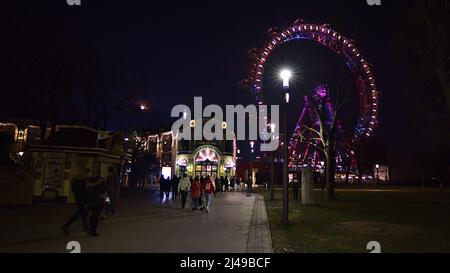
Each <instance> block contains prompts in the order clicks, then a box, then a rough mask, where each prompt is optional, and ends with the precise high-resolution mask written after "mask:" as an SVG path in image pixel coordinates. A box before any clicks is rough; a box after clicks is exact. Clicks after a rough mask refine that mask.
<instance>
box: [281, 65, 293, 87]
mask: <svg viewBox="0 0 450 273" xmlns="http://www.w3.org/2000/svg"><path fill="white" fill-rule="evenodd" d="M280 77H281V79H282V80H283V87H284V88H289V80H290V79H291V77H292V72H291V71H290V70H287V69H285V70H283V71H281V73H280Z"/></svg>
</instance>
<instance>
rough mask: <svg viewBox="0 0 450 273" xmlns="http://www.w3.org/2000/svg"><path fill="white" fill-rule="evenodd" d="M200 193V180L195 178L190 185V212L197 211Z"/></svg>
mask: <svg viewBox="0 0 450 273" xmlns="http://www.w3.org/2000/svg"><path fill="white" fill-rule="evenodd" d="M200 191H201V185H200V179H199V178H198V177H196V178H195V179H194V182H192V185H191V194H192V210H198V209H199V199H200Z"/></svg>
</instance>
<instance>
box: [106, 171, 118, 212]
mask: <svg viewBox="0 0 450 273" xmlns="http://www.w3.org/2000/svg"><path fill="white" fill-rule="evenodd" d="M106 187H107V190H108V197H109V206H108V207H107V208H106V211H105V214H106V215H107V216H109V215H110V213H111V214H112V215H114V214H115V213H116V212H115V203H116V199H117V198H118V197H119V193H120V182H119V179H118V177H117V175H116V171H115V169H114V167H109V168H108V178H107V179H106Z"/></svg>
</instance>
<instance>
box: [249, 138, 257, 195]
mask: <svg viewBox="0 0 450 273" xmlns="http://www.w3.org/2000/svg"><path fill="white" fill-rule="evenodd" d="M250 147H251V149H252V150H251V154H250V170H249V172H250V173H249V176H250V178H249V182H248V185H247V196H250V194H251V189H252V188H253V154H254V153H255V142H254V141H251V142H250Z"/></svg>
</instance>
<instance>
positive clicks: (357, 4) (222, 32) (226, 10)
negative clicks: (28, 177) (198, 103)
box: [0, 0, 422, 152]
mask: <svg viewBox="0 0 450 273" xmlns="http://www.w3.org/2000/svg"><path fill="white" fill-rule="evenodd" d="M81 1H82V5H81V6H80V7H69V6H68V5H67V4H66V1H65V0H53V1H23V0H14V1H12V0H11V1H4V2H2V5H3V6H2V7H1V8H0V9H1V14H2V18H3V19H2V21H1V24H2V28H1V29H0V31H1V32H3V34H1V32H0V34H1V35H2V36H3V38H2V39H1V41H2V42H1V43H2V44H1V46H0V48H1V51H2V52H1V54H2V55H1V56H3V58H2V59H6V60H9V62H8V61H7V62H5V63H6V64H7V65H8V66H7V67H6V65H5V64H4V65H3V67H2V83H1V84H0V88H1V93H2V100H1V102H0V106H1V109H2V110H1V112H0V114H2V115H4V116H8V117H12V116H23V115H26V114H24V113H28V112H29V111H28V112H27V111H26V108H29V107H33V106H30V103H29V101H28V102H26V99H24V98H23V97H22V95H21V94H23V90H21V88H23V87H22V83H19V82H21V81H26V80H25V79H21V75H20V73H19V72H15V71H16V70H15V68H14V67H13V66H14V65H15V63H16V62H15V60H16V59H21V58H22V59H25V63H27V62H28V61H27V60H28V59H29V56H36V55H40V56H41V57H42V56H44V55H45V54H48V56H49V57H48V58H49V59H52V58H58V57H55V56H64V57H63V58H66V57H67V56H71V55H74V56H75V55H76V56H85V55H86V56H87V55H93V56H95V58H96V59H99V60H100V61H101V62H102V63H104V64H105V65H104V67H105V68H104V69H106V70H108V69H113V67H120V69H121V70H120V71H125V72H126V73H130V74H133V75H136V77H137V78H138V79H139V88H140V89H141V92H142V93H143V94H144V96H145V97H146V98H149V99H150V100H151V101H152V105H153V107H154V111H155V113H158V117H159V118H158V119H157V120H155V121H154V122H155V124H157V125H156V126H162V125H163V124H170V121H171V119H170V118H169V115H170V110H171V108H172V107H173V106H174V105H176V104H180V103H182V104H190V103H192V101H193V96H202V97H203V98H204V100H205V103H215V104H221V105H225V104H249V103H251V99H250V97H249V94H248V93H247V92H246V91H245V90H243V89H242V88H240V87H239V86H238V82H239V81H240V80H242V79H243V78H245V77H246V75H247V65H248V57H247V52H248V51H249V49H250V48H252V47H254V46H256V47H258V46H262V44H263V42H264V41H265V39H266V31H267V30H268V29H269V28H270V27H272V26H280V27H282V26H285V25H287V24H289V23H291V22H293V21H294V20H295V19H297V18H303V19H305V21H306V22H311V23H320V24H322V23H330V24H331V25H332V28H334V29H335V30H336V31H338V32H340V33H342V34H343V35H344V36H346V37H348V38H353V39H355V42H356V44H357V46H358V48H359V49H360V50H361V51H362V52H363V55H365V56H366V59H367V60H369V62H371V63H372V64H373V66H374V73H375V75H376V80H377V84H378V87H379V90H380V91H381V92H382V93H383V96H382V101H381V122H382V123H381V128H380V129H379V130H378V132H377V138H376V140H377V142H378V143H381V144H386V145H389V146H390V147H391V148H392V149H394V150H398V151H403V152H404V151H407V150H408V148H409V147H410V145H414V144H417V143H418V142H421V141H422V139H421V136H420V134H417V130H420V129H419V128H420V126H417V125H416V123H417V120H416V118H415V116H414V115H415V113H416V109H415V108H414V106H411V104H410V103H409V102H408V98H407V96H406V95H405V91H407V90H409V91H411V87H410V86H415V88H417V89H419V88H420V87H419V86H420V84H418V83H416V84H412V85H411V84H410V79H417V78H418V76H417V75H418V74H411V73H419V72H417V71H415V70H413V69H411V67H414V66H416V65H417V64H418V60H417V58H416V57H414V56H413V55H410V53H406V51H405V48H404V47H403V48H402V46H401V45H400V43H399V42H398V39H396V38H397V37H398V36H399V33H398V31H399V29H400V28H404V27H405V26H406V27H407V25H408V23H407V22H406V23H405V22H404V20H403V17H402V16H403V13H404V6H405V5H404V4H405V2H407V1H386V0H382V6H380V7H374V6H368V5H367V4H366V1H365V0H345V1H332V0H296V1H131V0H127V1H125V0H120V1H112V0H108V1H102V0H95V1H94V0H81ZM72 50H73V51H74V52H75V51H76V52H77V53H76V54H75V53H74V52H72ZM55 52H58V53H55ZM72 53H73V54H72ZM58 54H59V55H58ZM27 56H28V57H27ZM74 59H75V61H76V59H78V57H75V58H72V61H74ZM79 60H80V59H78V61H79ZM336 60H338V61H339V59H337V57H336V56H334V55H333V54H332V53H330V52H329V51H328V50H326V49H324V48H321V47H320V46H316V45H314V44H311V43H310V42H306V41H301V42H296V43H293V44H290V45H287V46H284V47H282V48H280V49H279V50H277V51H276V52H274V54H273V56H272V58H271V59H270V62H269V69H268V71H267V74H266V76H265V81H266V82H265V84H266V86H267V88H266V90H265V92H266V93H267V94H272V95H268V98H270V97H271V96H272V97H273V96H274V95H273V94H275V93H276V92H277V84H278V83H277V82H276V81H274V79H273V76H274V75H276V73H278V72H277V69H279V68H280V67H283V66H287V65H289V66H291V67H293V69H294V70H295V72H296V77H297V80H296V81H295V83H294V85H293V90H294V93H295V91H297V92H301V90H305V89H307V88H312V86H313V85H314V84H316V83H320V82H323V81H324V77H323V75H324V74H327V75H330V74H333V71H334V69H335V68H336V66H335V64H334V63H335V61H336ZM30 66H31V67H32V69H37V70H51V69H52V67H51V61H49V62H48V64H46V65H43V66H39V65H38V66H33V65H30ZM28 88H29V87H28ZM413 89H414V88H413ZM36 92H37V91H36ZM411 92H420V90H412V91H411ZM348 107H349V109H350V110H349V111H348V115H349V116H350V118H349V120H351V119H352V118H353V117H352V112H354V110H355V109H356V108H355V107H357V100H356V97H353V98H352V99H351V100H350V102H349V106H348ZM300 108H301V95H299V93H295V94H294V102H293V106H292V108H291V109H289V111H290V113H292V115H291V120H290V123H291V126H292V127H293V126H294V124H295V122H296V119H297V118H298V114H299V111H300V110H299V109H300ZM297 112H298V113H297ZM349 126H350V127H351V126H353V124H352V123H351V122H350V124H349Z"/></svg>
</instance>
